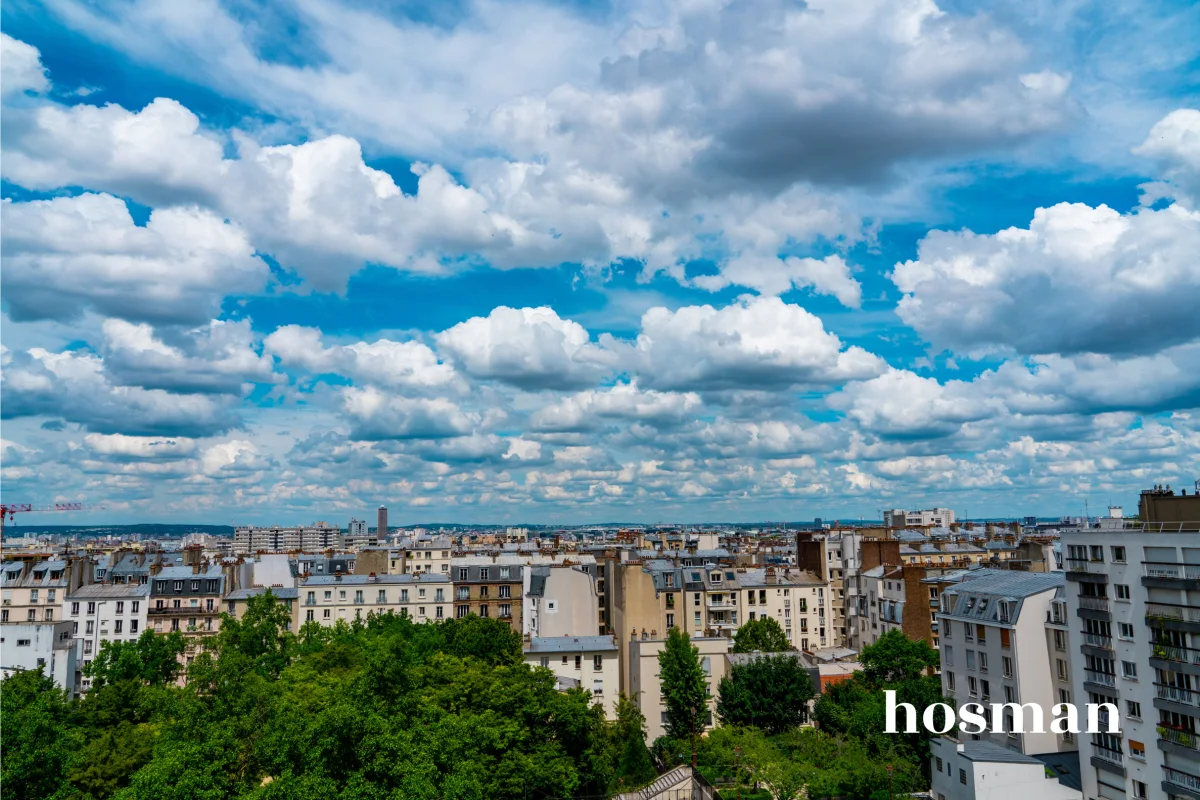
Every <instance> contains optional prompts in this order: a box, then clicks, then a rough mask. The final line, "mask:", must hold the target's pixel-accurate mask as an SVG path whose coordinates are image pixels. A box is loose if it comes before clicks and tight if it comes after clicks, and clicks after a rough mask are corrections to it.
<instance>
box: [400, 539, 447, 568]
mask: <svg viewBox="0 0 1200 800" xmlns="http://www.w3.org/2000/svg"><path fill="white" fill-rule="evenodd" d="M399 549H400V550H401V551H402V552H403V554H404V563H403V566H402V570H401V571H402V572H404V574H406V575H416V574H425V575H447V576H448V575H449V574H450V560H451V558H452V557H453V555H454V543H453V542H451V541H450V539H449V538H448V537H445V536H442V537H438V538H435V539H408V540H405V541H401V542H400V545H399ZM389 571H393V570H389Z"/></svg>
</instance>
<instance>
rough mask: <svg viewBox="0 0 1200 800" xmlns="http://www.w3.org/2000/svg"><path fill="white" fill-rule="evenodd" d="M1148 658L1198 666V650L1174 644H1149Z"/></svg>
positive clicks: (1199, 652) (1199, 655)
mask: <svg viewBox="0 0 1200 800" xmlns="http://www.w3.org/2000/svg"><path fill="white" fill-rule="evenodd" d="M1150 656H1151V657H1152V658H1161V659H1163V660H1165V661H1178V662H1180V663H1183V664H1197V665H1200V650H1196V649H1195V648H1192V647H1183V646H1181V645H1175V644H1160V643H1159V642H1151V643H1150Z"/></svg>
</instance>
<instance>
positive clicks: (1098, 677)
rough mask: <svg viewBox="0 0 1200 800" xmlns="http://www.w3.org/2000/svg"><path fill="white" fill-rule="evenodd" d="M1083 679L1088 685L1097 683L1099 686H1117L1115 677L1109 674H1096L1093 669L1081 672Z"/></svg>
mask: <svg viewBox="0 0 1200 800" xmlns="http://www.w3.org/2000/svg"><path fill="white" fill-rule="evenodd" d="M1083 679H1084V680H1085V681H1087V682H1088V683H1097V684H1099V685H1101V686H1116V685H1117V676H1116V675H1114V674H1112V673H1111V672H1097V671H1096V670H1094V669H1085V670H1084V671H1083Z"/></svg>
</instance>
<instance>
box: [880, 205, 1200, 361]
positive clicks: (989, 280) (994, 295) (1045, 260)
mask: <svg viewBox="0 0 1200 800" xmlns="http://www.w3.org/2000/svg"><path fill="white" fill-rule="evenodd" d="M1197 252H1200V211H1190V210H1188V209H1186V208H1184V207H1183V206H1181V205H1179V204H1176V205H1173V206H1170V207H1169V208H1165V209H1162V210H1160V211H1153V210H1150V209H1146V208H1143V209H1139V210H1137V211H1135V212H1134V213H1131V214H1120V213H1118V212H1116V211H1114V210H1112V209H1110V208H1108V207H1107V206H1099V207H1096V208H1092V207H1090V206H1087V205H1083V204H1080V203H1074V204H1072V203H1060V204H1059V205H1056V206H1053V207H1051V208H1039V209H1038V210H1037V211H1036V212H1035V213H1034V217H1033V221H1032V223H1031V224H1030V226H1029V228H1027V229H1022V228H1008V229H1006V230H1002V231H1000V232H998V233H996V234H994V235H984V234H975V233H972V232H970V231H962V232H960V233H951V232H946V231H932V232H930V233H929V234H927V235H926V236H925V238H924V239H923V240H922V241H921V243H920V245H919V249H918V257H917V259H916V260H914V261H906V262H904V263H902V264H897V265H896V268H895V270H894V271H893V273H892V280H893V281H894V282H895V284H896V286H897V287H898V288H899V289H900V290H901V291H902V292H904V293H905V294H904V298H903V299H902V300H901V301H900V305H899V307H898V309H897V313H899V315H900V318H901V319H903V320H904V322H906V323H907V324H909V325H911V326H912V327H913V328H915V329H916V330H917V331H918V332H919V333H920V334H921V335H922V336H924V337H925V338H926V339H928V340H929V341H930V342H931V343H932V344H933V345H934V346H935V347H936V348H946V349H949V350H953V351H954V352H956V353H967V354H971V353H975V354H978V353H981V352H1005V351H1014V350H1015V351H1016V352H1019V353H1025V354H1038V353H1055V352H1057V353H1064V354H1068V353H1080V352H1097V353H1112V354H1120V353H1137V352H1151V351H1154V350H1158V349H1161V348H1163V347H1166V346H1170V345H1173V344H1178V343H1181V342H1186V341H1189V340H1191V339H1194V338H1196V337H1197V336H1200V315H1198V314H1196V313H1195V310H1196V309H1197V308H1200V260H1197V258H1196V257H1195V254H1196V253H1197Z"/></svg>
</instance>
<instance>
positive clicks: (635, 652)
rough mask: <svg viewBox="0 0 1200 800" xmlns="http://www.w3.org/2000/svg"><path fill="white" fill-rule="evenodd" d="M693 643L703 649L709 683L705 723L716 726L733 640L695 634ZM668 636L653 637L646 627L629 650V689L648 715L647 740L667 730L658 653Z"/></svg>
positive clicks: (643, 711)
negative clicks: (721, 689)
mask: <svg viewBox="0 0 1200 800" xmlns="http://www.w3.org/2000/svg"><path fill="white" fill-rule="evenodd" d="M691 641H692V645H693V646H694V647H696V648H697V649H698V650H699V651H700V664H701V666H702V667H703V669H704V675H705V680H706V682H707V684H708V704H707V705H708V708H707V710H706V711H705V727H706V728H711V727H713V724H714V721H715V720H716V713H717V694H718V692H717V687H718V686H719V685H720V683H721V679H722V678H724V677H725V675H726V674H727V671H728V661H727V659H726V658H725V656H726V654H728V653H729V648H730V647H731V646H732V644H733V642H732V641H731V640H730V639H728V638H727V637H724V636H693V637H692V639H691ZM666 644H667V639H666V636H665V635H663V636H660V637H657V638H655V637H652V636H650V634H649V632H648V631H642V632H641V634H640V635H639V636H637V637H636V638H633V637H631V638H630V640H629V642H628V647H627V649H626V652H628V653H629V656H628V658H629V662H628V668H629V688H628V690H627V693H628V694H629V697H630V699H631V700H633V702H635V703H637V705H638V708H640V709H641V711H642V714H644V715H645V717H646V741H647V742H653V741H654V740H655V739H657V738H658V737H660V736H662V735H663V734H665V733H666V732H667V731H666V721H667V706H666V702H665V700H664V699H663V694H662V680H661V678H660V676H659V668H658V654H659V653H661V652H662V651H663V649H664V648H665V647H666Z"/></svg>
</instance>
